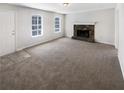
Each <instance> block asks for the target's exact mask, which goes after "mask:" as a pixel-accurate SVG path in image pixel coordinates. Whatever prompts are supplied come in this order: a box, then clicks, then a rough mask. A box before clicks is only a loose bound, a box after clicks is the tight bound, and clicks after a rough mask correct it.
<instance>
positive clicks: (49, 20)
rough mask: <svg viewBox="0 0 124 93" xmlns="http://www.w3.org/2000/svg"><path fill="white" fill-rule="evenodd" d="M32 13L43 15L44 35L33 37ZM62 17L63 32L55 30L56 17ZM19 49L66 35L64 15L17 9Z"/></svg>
mask: <svg viewBox="0 0 124 93" xmlns="http://www.w3.org/2000/svg"><path fill="white" fill-rule="evenodd" d="M32 15H41V16H42V17H43V36H39V37H32V35H31V34H32ZM55 16H59V17H61V22H62V25H61V32H59V33H55V32H54V17H55ZM16 27H17V28H16V30H17V43H16V44H17V50H20V49H23V48H26V47H30V46H33V45H36V44H39V43H43V42H46V41H49V40H53V39H56V38H59V37H62V36H64V15H62V14H57V13H52V12H45V11H42V10H35V9H29V8H22V7H19V8H18V10H17V26H16Z"/></svg>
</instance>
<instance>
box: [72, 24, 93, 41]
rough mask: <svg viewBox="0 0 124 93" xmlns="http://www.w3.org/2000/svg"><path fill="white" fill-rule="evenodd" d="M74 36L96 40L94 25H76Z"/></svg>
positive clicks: (86, 39) (85, 39)
mask: <svg viewBox="0 0 124 93" xmlns="http://www.w3.org/2000/svg"><path fill="white" fill-rule="evenodd" d="M72 38H73V39H79V40H84V41H89V42H94V25H74V35H73V37H72Z"/></svg>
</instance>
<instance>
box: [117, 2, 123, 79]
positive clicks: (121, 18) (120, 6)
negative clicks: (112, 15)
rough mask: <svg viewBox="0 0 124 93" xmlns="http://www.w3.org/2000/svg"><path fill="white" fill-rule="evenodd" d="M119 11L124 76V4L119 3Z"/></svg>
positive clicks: (119, 50) (120, 55)
mask: <svg viewBox="0 0 124 93" xmlns="http://www.w3.org/2000/svg"><path fill="white" fill-rule="evenodd" d="M117 7H118V11H119V38H118V39H119V47H118V57H119V61H120V65H121V69H122V73H123V77H124V4H118V5H117Z"/></svg>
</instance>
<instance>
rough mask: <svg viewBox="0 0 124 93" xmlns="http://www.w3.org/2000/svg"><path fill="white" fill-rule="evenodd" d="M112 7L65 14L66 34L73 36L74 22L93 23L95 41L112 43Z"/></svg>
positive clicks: (113, 30) (113, 27)
mask: <svg viewBox="0 0 124 93" xmlns="http://www.w3.org/2000/svg"><path fill="white" fill-rule="evenodd" d="M114 19H115V18H114V9H107V10H98V11H89V12H83V13H76V14H68V15H66V36H67V37H72V36H73V25H74V24H75V23H94V22H97V24H96V25H95V40H96V42H101V43H107V44H112V45H114V42H115V40H114V37H115V25H114Z"/></svg>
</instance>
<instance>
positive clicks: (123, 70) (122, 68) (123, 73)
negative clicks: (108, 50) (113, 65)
mask: <svg viewBox="0 0 124 93" xmlns="http://www.w3.org/2000/svg"><path fill="white" fill-rule="evenodd" d="M118 59H119V63H120V67H121V72H122V75H123V80H124V67H123V62H122V58H121V56H120V55H118Z"/></svg>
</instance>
